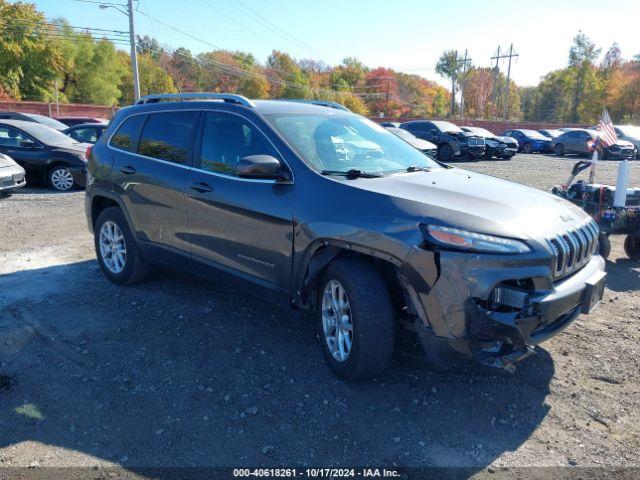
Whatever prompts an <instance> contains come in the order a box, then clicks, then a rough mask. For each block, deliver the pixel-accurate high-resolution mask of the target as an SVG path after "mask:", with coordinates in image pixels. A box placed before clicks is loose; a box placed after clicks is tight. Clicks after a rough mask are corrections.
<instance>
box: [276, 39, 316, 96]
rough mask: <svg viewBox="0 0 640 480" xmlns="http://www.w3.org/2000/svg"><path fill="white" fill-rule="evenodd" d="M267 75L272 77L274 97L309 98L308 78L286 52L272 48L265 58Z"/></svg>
mask: <svg viewBox="0 0 640 480" xmlns="http://www.w3.org/2000/svg"><path fill="white" fill-rule="evenodd" d="M267 70H268V75H269V77H270V78H271V79H272V84H273V85H272V87H271V96H272V97H274V98H311V91H310V89H309V79H308V78H307V77H306V76H305V75H304V72H303V71H302V69H301V68H300V67H299V66H298V64H297V63H296V62H295V60H294V59H293V58H292V57H291V56H290V55H289V54H287V53H283V52H280V51H278V50H274V51H273V52H271V55H269V58H268V59H267Z"/></svg>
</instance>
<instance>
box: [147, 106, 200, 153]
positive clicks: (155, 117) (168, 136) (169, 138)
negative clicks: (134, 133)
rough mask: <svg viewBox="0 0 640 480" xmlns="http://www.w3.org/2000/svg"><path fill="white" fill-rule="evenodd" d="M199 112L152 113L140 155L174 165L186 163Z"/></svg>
mask: <svg viewBox="0 0 640 480" xmlns="http://www.w3.org/2000/svg"><path fill="white" fill-rule="evenodd" d="M197 115H198V112H194V111H189V112H164V113H152V114H151V115H149V120H147V123H146V124H145V126H144V128H143V130H142V135H141V136H140V146H139V147H138V153H139V154H140V155H144V156H146V157H152V158H157V159H159V160H166V161H168V162H173V163H186V162H187V157H188V154H189V150H190V146H191V137H192V135H193V129H194V126H195V123H196V119H197Z"/></svg>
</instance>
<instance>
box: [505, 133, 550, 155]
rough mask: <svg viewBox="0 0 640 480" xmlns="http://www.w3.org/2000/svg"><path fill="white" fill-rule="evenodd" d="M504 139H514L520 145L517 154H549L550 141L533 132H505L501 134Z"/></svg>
mask: <svg viewBox="0 0 640 480" xmlns="http://www.w3.org/2000/svg"><path fill="white" fill-rule="evenodd" d="M502 136H504V137H511V138H515V139H516V140H517V141H518V145H520V148H519V150H518V151H519V152H523V153H534V152H551V151H552V150H551V140H550V139H549V138H548V137H545V136H544V135H542V134H541V133H539V132H536V131H535V130H528V129H516V130H507V131H506V132H504V133H503V134H502Z"/></svg>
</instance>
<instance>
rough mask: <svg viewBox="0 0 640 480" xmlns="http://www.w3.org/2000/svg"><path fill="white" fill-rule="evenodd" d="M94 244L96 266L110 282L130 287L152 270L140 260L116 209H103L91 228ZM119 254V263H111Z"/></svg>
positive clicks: (121, 215) (120, 211) (131, 237)
mask: <svg viewBox="0 0 640 480" xmlns="http://www.w3.org/2000/svg"><path fill="white" fill-rule="evenodd" d="M110 239H114V240H110ZM94 244H95V249H96V256H97V257H98V264H99V265H100V268H101V269H102V272H103V273H104V274H105V276H106V277H107V278H108V279H109V280H110V281H112V282H113V283H117V284H118V285H132V284H134V283H139V282H142V281H143V280H144V279H146V278H147V277H148V276H149V273H150V272H151V268H150V267H149V264H148V263H147V262H146V261H145V260H144V258H142V255H141V254H140V250H139V249H138V245H137V244H136V241H135V239H134V238H133V235H132V234H131V230H130V229H129V224H128V223H127V220H126V219H125V217H124V214H123V213H122V210H120V209H119V208H118V207H109V208H105V209H104V210H103V211H102V212H100V215H98V219H97V220H96V224H95V227H94ZM122 247H124V248H122ZM119 252H120V253H119ZM122 252H124V254H123V255H122ZM118 253H119V255H120V256H119V258H120V260H118V261H117V262H114V261H113V257H114V255H117V254H118Z"/></svg>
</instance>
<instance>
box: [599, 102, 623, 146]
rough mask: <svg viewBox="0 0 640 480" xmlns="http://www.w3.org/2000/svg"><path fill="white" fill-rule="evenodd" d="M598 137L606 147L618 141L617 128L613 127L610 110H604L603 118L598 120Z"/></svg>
mask: <svg viewBox="0 0 640 480" xmlns="http://www.w3.org/2000/svg"><path fill="white" fill-rule="evenodd" d="M597 130H598V138H599V139H600V141H601V142H602V144H603V145H604V146H605V147H610V146H611V145H614V144H615V143H616V142H617V141H618V136H617V135H616V130H615V129H614V128H613V122H612V121H611V117H610V116H609V112H607V111H606V110H604V111H603V112H602V118H601V119H600V121H599V122H598V128H597Z"/></svg>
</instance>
